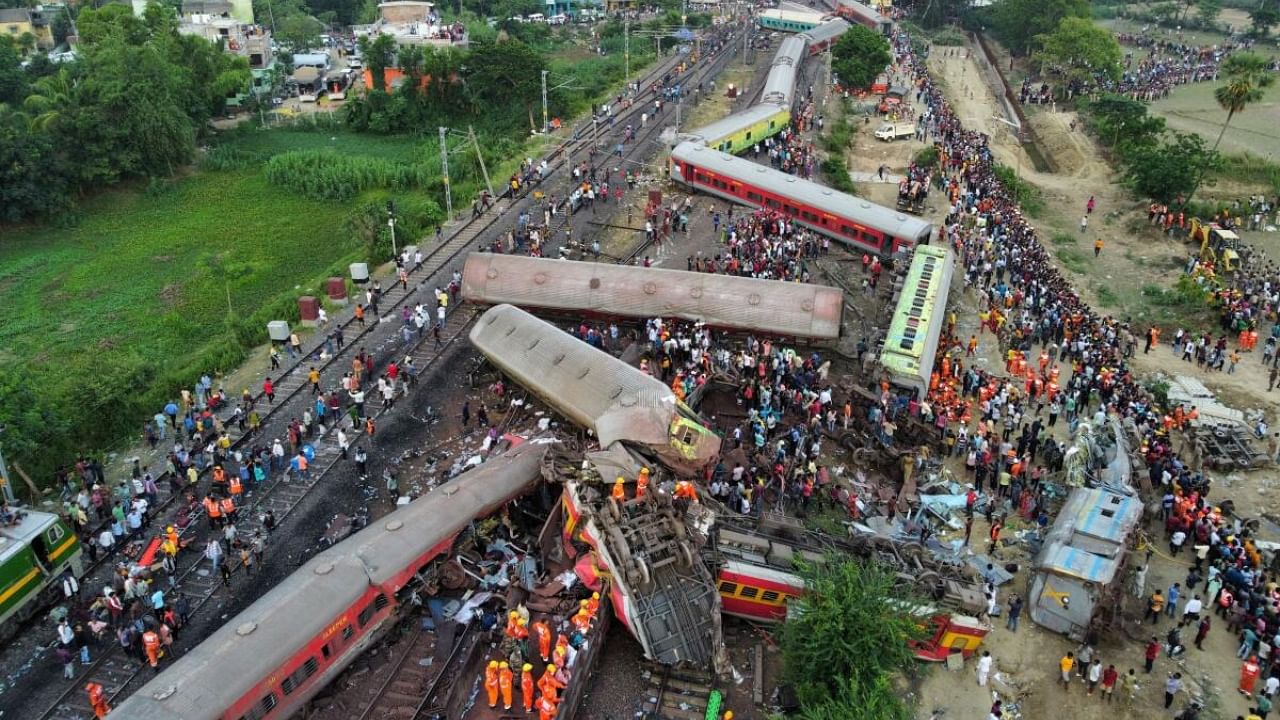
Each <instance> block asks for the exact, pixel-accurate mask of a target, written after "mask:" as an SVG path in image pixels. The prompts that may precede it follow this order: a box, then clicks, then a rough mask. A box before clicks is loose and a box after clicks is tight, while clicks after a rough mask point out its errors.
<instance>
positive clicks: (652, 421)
mask: <svg viewBox="0 0 1280 720" xmlns="http://www.w3.org/2000/svg"><path fill="white" fill-rule="evenodd" d="M470 338H471V344H472V345H474V346H475V347H476V349H478V350H479V351H480V352H481V353H483V354H484V356H485V357H486V358H488V360H489V362H491V363H493V365H494V366H495V367H497V368H498V369H499V370H501V371H502V372H503V373H505V374H506V375H507V376H509V377H510V378H511V379H512V380H514V381H515V382H516V383H518V384H520V385H521V386H522V387H524V388H525V389H527V390H528V391H529V392H531V393H533V394H534V395H535V396H537V397H538V398H539V399H540V400H542V401H543V402H545V403H546V404H547V405H548V406H550V407H551V408H553V409H555V410H556V411H557V412H559V413H560V414H561V415H564V416H565V417H566V418H568V419H569V420H570V421H572V422H573V423H575V424H577V425H579V426H581V427H584V428H587V429H588V430H590V431H591V432H593V433H594V434H595V436H596V438H597V439H598V440H599V442H600V447H601V448H609V447H611V446H612V445H614V444H615V443H626V444H629V445H631V446H632V447H635V448H636V449H637V450H640V451H642V452H648V453H651V454H653V455H655V456H657V458H658V459H659V460H660V461H661V462H662V464H664V465H666V466H667V467H669V468H671V469H672V470H674V471H676V472H677V473H680V474H682V475H686V476H690V475H698V474H700V473H701V472H702V471H703V469H704V468H705V467H706V466H707V465H708V464H710V463H711V462H713V461H714V460H715V459H716V458H717V457H719V454H720V437H719V436H718V435H716V434H715V433H714V432H713V431H711V430H710V429H709V428H708V427H707V425H706V422H705V421H704V420H703V419H702V418H700V417H699V416H698V415H697V414H696V413H694V412H693V410H691V409H690V408H689V407H688V406H686V405H685V404H684V403H682V402H680V401H679V400H677V399H676V396H675V394H674V393H673V392H672V391H671V388H669V387H667V386H666V385H664V384H663V383H662V382H661V381H660V380H658V379H657V378H654V377H652V376H651V375H648V374H646V373H644V372H641V371H640V370H638V369H637V368H634V367H632V366H630V365H628V364H626V363H624V362H622V361H621V360H619V359H617V358H615V357H613V356H612V355H610V354H609V353H606V352H604V351H602V350H597V349H596V348H593V347H591V346H590V345H588V344H587V343H585V342H582V341H581V340H578V339H577V338H575V337H573V336H572V335H569V334H568V333H566V332H565V331H563V330H561V329H559V328H557V327H556V326H554V325H552V324H551V323H548V322H546V321H544V320H540V319H539V318H536V317H534V316H532V315H530V314H529V313H527V312H525V311H523V310H521V309H519V308H517V307H514V306H512V305H497V306H494V307H492V308H490V309H489V310H487V311H485V313H484V314H483V315H481V316H480V318H479V319H478V320H477V321H476V324H475V327H473V328H472V329H471V335H470Z"/></svg>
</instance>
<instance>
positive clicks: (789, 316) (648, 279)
mask: <svg viewBox="0 0 1280 720" xmlns="http://www.w3.org/2000/svg"><path fill="white" fill-rule="evenodd" d="M462 297H463V299H464V300H466V301H467V302H471V303H477V304H480V305H501V304H503V303H507V304H511V305H515V306H517V307H522V308H538V309H540V310H545V311H550V312H554V313H563V314H566V315H570V316H574V317H584V316H587V317H609V318H640V319H648V318H655V317H664V318H670V317H674V318H679V319H681V320H688V321H691V322H700V323H703V324H705V325H707V326H709V327H712V328H718V329H724V330H729V331H734V332H747V333H763V334H765V335H769V336H775V337H781V338H786V339H789V340H797V341H808V342H814V341H818V342H822V341H830V340H836V339H838V338H839V337H840V324H841V317H842V313H843V312H844V293H843V292H842V291H841V290H840V289H839V288H832V287H827V286H824V285H815V284H812V283H794V282H783V281H780V280H760V279H757V278H748V277H737V276H733V275H719V274H712V273H698V272H689V271H686V270H666V269H662V268H642V267H630V266H624V265H609V264H605V263H594V262H574V261H572V260H550V259H546V258H531V257H523V256H519V255H500V254H496V253H472V254H471V255H470V256H469V257H468V258H467V262H466V266H465V267H464V268H463V270H462Z"/></svg>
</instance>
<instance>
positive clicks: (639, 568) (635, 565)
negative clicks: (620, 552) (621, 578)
mask: <svg viewBox="0 0 1280 720" xmlns="http://www.w3.org/2000/svg"><path fill="white" fill-rule="evenodd" d="M631 570H632V572H633V573H634V574H635V576H636V577H637V582H636V583H635V585H637V586H639V587H642V588H647V587H649V585H650V584H652V583H653V575H652V573H650V572H649V565H648V564H647V563H646V562H645V561H644V560H642V559H640V558H633V559H632V560H631Z"/></svg>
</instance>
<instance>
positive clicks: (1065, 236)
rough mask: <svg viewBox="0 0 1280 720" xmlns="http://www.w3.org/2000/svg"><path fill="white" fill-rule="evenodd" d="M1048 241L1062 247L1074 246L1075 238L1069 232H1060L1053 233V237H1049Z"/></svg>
mask: <svg viewBox="0 0 1280 720" xmlns="http://www.w3.org/2000/svg"><path fill="white" fill-rule="evenodd" d="M1049 242H1051V243H1053V244H1054V245H1059V246H1062V247H1074V246H1075V244H1076V238H1075V236H1074V235H1072V234H1071V233H1063V232H1060V233H1054V234H1053V237H1051V238H1049Z"/></svg>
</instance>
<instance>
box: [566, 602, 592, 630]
mask: <svg viewBox="0 0 1280 720" xmlns="http://www.w3.org/2000/svg"><path fill="white" fill-rule="evenodd" d="M570 621H571V622H572V623H573V627H574V628H576V629H577V630H578V632H580V633H584V634H585V633H586V632H587V630H588V629H589V628H590V627H591V611H590V610H588V609H587V601H586V600H583V601H581V602H580V603H579V605H578V612H576V613H574V614H573V617H572V618H571V619H570ZM562 637H563V636H562Z"/></svg>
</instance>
